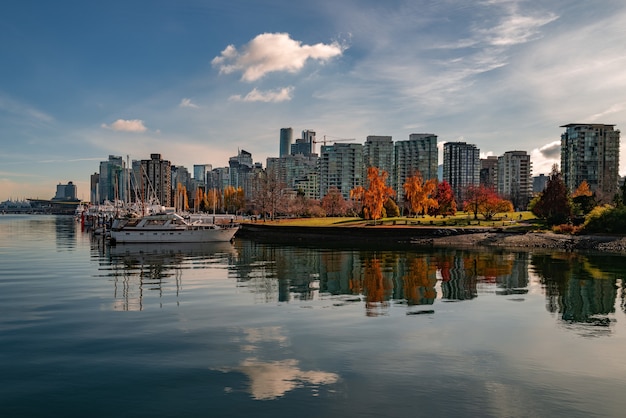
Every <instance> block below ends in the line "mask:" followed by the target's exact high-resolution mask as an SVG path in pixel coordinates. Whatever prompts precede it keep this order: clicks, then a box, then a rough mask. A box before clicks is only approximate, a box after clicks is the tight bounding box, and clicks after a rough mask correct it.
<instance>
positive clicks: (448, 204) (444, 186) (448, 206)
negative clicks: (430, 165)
mask: <svg viewBox="0 0 626 418" xmlns="http://www.w3.org/2000/svg"><path fill="white" fill-rule="evenodd" d="M435 200H436V201H437V207H436V208H431V209H430V210H429V211H428V214H429V215H433V216H437V215H442V216H454V215H455V214H456V200H455V199H454V192H453V191H452V187H451V186H450V183H448V182H447V181H445V180H444V181H442V182H441V183H439V184H437V191H436V192H435Z"/></svg>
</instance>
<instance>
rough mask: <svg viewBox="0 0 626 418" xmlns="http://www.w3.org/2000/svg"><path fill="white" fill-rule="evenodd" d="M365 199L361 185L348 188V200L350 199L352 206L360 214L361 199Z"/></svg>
mask: <svg viewBox="0 0 626 418" xmlns="http://www.w3.org/2000/svg"><path fill="white" fill-rule="evenodd" d="M364 199H365V189H364V188H363V186H357V187H355V188H354V189H352V190H350V200H352V208H353V209H354V211H355V212H356V213H357V214H358V215H359V216H361V215H362V212H363V200H364Z"/></svg>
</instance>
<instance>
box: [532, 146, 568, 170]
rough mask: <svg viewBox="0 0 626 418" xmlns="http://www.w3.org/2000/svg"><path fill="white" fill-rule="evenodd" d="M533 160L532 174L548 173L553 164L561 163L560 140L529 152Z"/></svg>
mask: <svg viewBox="0 0 626 418" xmlns="http://www.w3.org/2000/svg"><path fill="white" fill-rule="evenodd" d="M530 159H531V161H532V162H533V176H538V175H539V174H549V173H550V171H552V166H553V165H554V164H557V165H560V163H561V141H560V140H559V141H552V142H550V143H548V144H545V145H543V146H542V147H539V148H535V149H533V150H532V151H531V152H530Z"/></svg>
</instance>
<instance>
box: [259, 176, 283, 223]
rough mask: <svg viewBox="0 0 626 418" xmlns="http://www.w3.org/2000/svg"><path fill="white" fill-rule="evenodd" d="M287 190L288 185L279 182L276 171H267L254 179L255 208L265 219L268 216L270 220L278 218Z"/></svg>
mask: <svg viewBox="0 0 626 418" xmlns="http://www.w3.org/2000/svg"><path fill="white" fill-rule="evenodd" d="M285 189H286V185H285V184H284V183H282V182H281V181H279V179H278V174H277V172H276V171H275V170H265V171H263V172H261V173H259V174H258V176H256V177H255V178H254V187H253V190H254V192H253V196H252V199H253V207H254V209H255V210H256V211H258V212H259V213H260V214H261V215H262V216H263V219H266V217H267V215H269V217H270V219H274V218H275V217H276V212H277V211H278V210H279V207H280V204H281V199H282V197H283V192H284V190H285Z"/></svg>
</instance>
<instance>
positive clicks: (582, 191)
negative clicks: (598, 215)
mask: <svg viewBox="0 0 626 418" xmlns="http://www.w3.org/2000/svg"><path fill="white" fill-rule="evenodd" d="M571 197H572V202H573V203H574V209H575V210H576V211H577V212H581V213H582V214H587V213H589V212H591V210H592V209H593V208H594V207H595V206H596V204H597V202H596V199H595V197H594V195H593V192H592V191H591V189H590V188H589V183H587V180H583V181H582V183H580V184H579V185H578V188H576V190H574V193H572V196H571Z"/></svg>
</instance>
